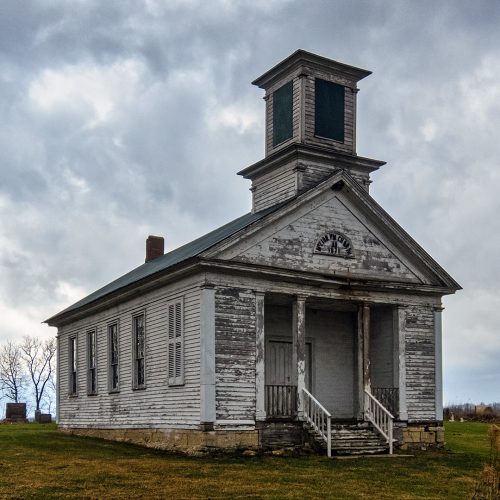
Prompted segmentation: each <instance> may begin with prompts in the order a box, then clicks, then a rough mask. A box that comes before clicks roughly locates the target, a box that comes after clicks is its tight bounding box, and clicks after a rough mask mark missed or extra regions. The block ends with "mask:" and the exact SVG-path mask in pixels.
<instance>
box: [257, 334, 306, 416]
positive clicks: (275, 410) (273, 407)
mask: <svg viewBox="0 0 500 500" xmlns="http://www.w3.org/2000/svg"><path fill="white" fill-rule="evenodd" d="M265 359H266V367H265V373H266V412H267V415H268V416H272V417H289V416H293V415H294V414H295V412H296V410H297V386H296V382H295V377H294V374H295V371H296V370H297V367H294V366H293V344H292V342H291V341H283V340H269V341H268V342H267V344H266V358H265ZM310 371H311V344H310V343H309V342H308V343H306V380H305V383H306V387H307V388H308V389H310V380H311V374H310Z"/></svg>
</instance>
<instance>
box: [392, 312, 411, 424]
mask: <svg viewBox="0 0 500 500" xmlns="http://www.w3.org/2000/svg"><path fill="white" fill-rule="evenodd" d="M393 331H394V341H395V342H394V344H395V347H394V352H395V362H394V367H395V370H394V384H395V385H396V384H397V387H398V393H399V398H398V399H399V408H398V420H408V409H407V405H406V345H405V308H404V307H403V306H397V307H395V308H394V313H393Z"/></svg>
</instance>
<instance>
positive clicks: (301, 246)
mask: <svg viewBox="0 0 500 500" xmlns="http://www.w3.org/2000/svg"><path fill="white" fill-rule="evenodd" d="M332 233H333V234H334V235H338V238H339V242H338V245H339V247H342V249H346V248H347V247H348V246H349V244H350V246H351V247H352V248H351V254H349V251H342V249H341V251H340V252H339V253H341V254H342V253H343V254H344V256H335V255H327V254H325V253H319V252H318V250H325V248H323V247H322V245H321V244H322V243H325V245H326V246H328V245H329V244H331V242H329V241H328V240H329V239H330V240H331V239H332V237H331V235H332ZM334 239H335V236H334ZM318 242H319V243H320V245H319V246H318ZM325 245H324V246H325ZM216 257H217V258H219V259H227V260H231V261H235V262H244V263H252V264H258V265H264V266H266V265H267V266H272V267H278V268H285V269H292V270H299V271H307V272H315V273H321V274H327V275H338V276H347V277H352V276H355V277H357V278H360V279H372V280H386V281H394V282H406V283H415V284H431V285H432V284H435V283H436V282H437V280H436V278H435V277H434V276H433V273H432V272H430V271H429V269H428V268H427V266H426V265H424V264H423V263H422V262H420V261H419V259H417V258H415V256H414V255H412V254H411V252H408V249H407V248H405V245H403V244H401V242H399V241H398V238H397V237H395V235H394V234H392V233H391V231H390V229H389V228H388V227H387V226H386V225H385V224H384V222H383V221H381V220H380V219H377V218H376V217H375V216H374V215H373V214H370V213H367V211H366V210H363V207H362V206H361V205H360V204H359V202H357V200H356V199H355V198H354V197H352V196H350V195H349V193H348V192H346V191H345V190H339V191H333V190H332V189H327V190H323V192H321V193H320V194H319V195H318V196H316V197H315V198H313V199H311V200H309V201H307V202H304V203H302V204H299V205H298V206H297V207H296V208H295V209H294V210H292V211H290V212H288V213H286V214H284V215H283V216H282V217H280V218H274V220H272V221H270V222H269V223H267V224H266V225H263V226H262V227H261V228H260V229H259V230H258V231H256V232H254V233H253V234H251V235H248V236H243V237H242V238H241V239H240V240H239V241H233V243H232V245H230V246H228V247H227V248H225V249H224V250H222V251H220V253H217V255H216Z"/></svg>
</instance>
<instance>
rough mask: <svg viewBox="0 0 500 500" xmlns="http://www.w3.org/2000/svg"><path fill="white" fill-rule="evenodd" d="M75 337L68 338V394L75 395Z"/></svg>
mask: <svg viewBox="0 0 500 500" xmlns="http://www.w3.org/2000/svg"><path fill="white" fill-rule="evenodd" d="M76 354H77V352H76V337H70V339H69V394H70V396H76V359H77V358H76Z"/></svg>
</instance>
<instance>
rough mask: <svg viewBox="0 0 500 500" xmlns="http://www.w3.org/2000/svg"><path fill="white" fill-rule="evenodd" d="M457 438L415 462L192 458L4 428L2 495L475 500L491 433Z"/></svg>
mask: <svg viewBox="0 0 500 500" xmlns="http://www.w3.org/2000/svg"><path fill="white" fill-rule="evenodd" d="M448 441H449V443H450V445H451V448H452V450H451V451H447V452H441V453H422V454H417V455H416V456H414V457H410V458H407V457H406V458H405V457H396V458H389V457H382V458H364V459H363V458H361V459H357V460H328V459H327V458H324V457H316V456H314V457H303V458H283V457H270V456H264V457H252V458H250V457H217V458H193V457H185V456H177V455H171V454H166V453H161V452H156V451H152V450H147V449H143V448H140V447H136V446H131V445H125V444H119V443H111V442H106V441H102V440H97V439H91V438H78V437H74V436H68V435H65V434H61V433H59V432H57V431H56V429H55V427H54V426H40V425H36V424H28V425H16V426H0V498H44V499H45V498H214V499H215V498H238V497H239V498H242V497H243V498H300V499H302V498H342V499H345V498H364V499H373V498H381V499H389V498H390V499H394V498H397V499H413V498H436V499H438V498H439V499H441V498H467V497H469V498H470V496H471V495H472V494H473V492H474V486H475V483H476V478H477V476H478V475H479V473H480V471H481V469H482V466H483V463H484V462H486V461H487V460H488V452H489V450H488V448H489V447H488V438H487V435H486V426H485V425H484V424H460V423H455V424H451V427H449V428H448Z"/></svg>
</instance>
